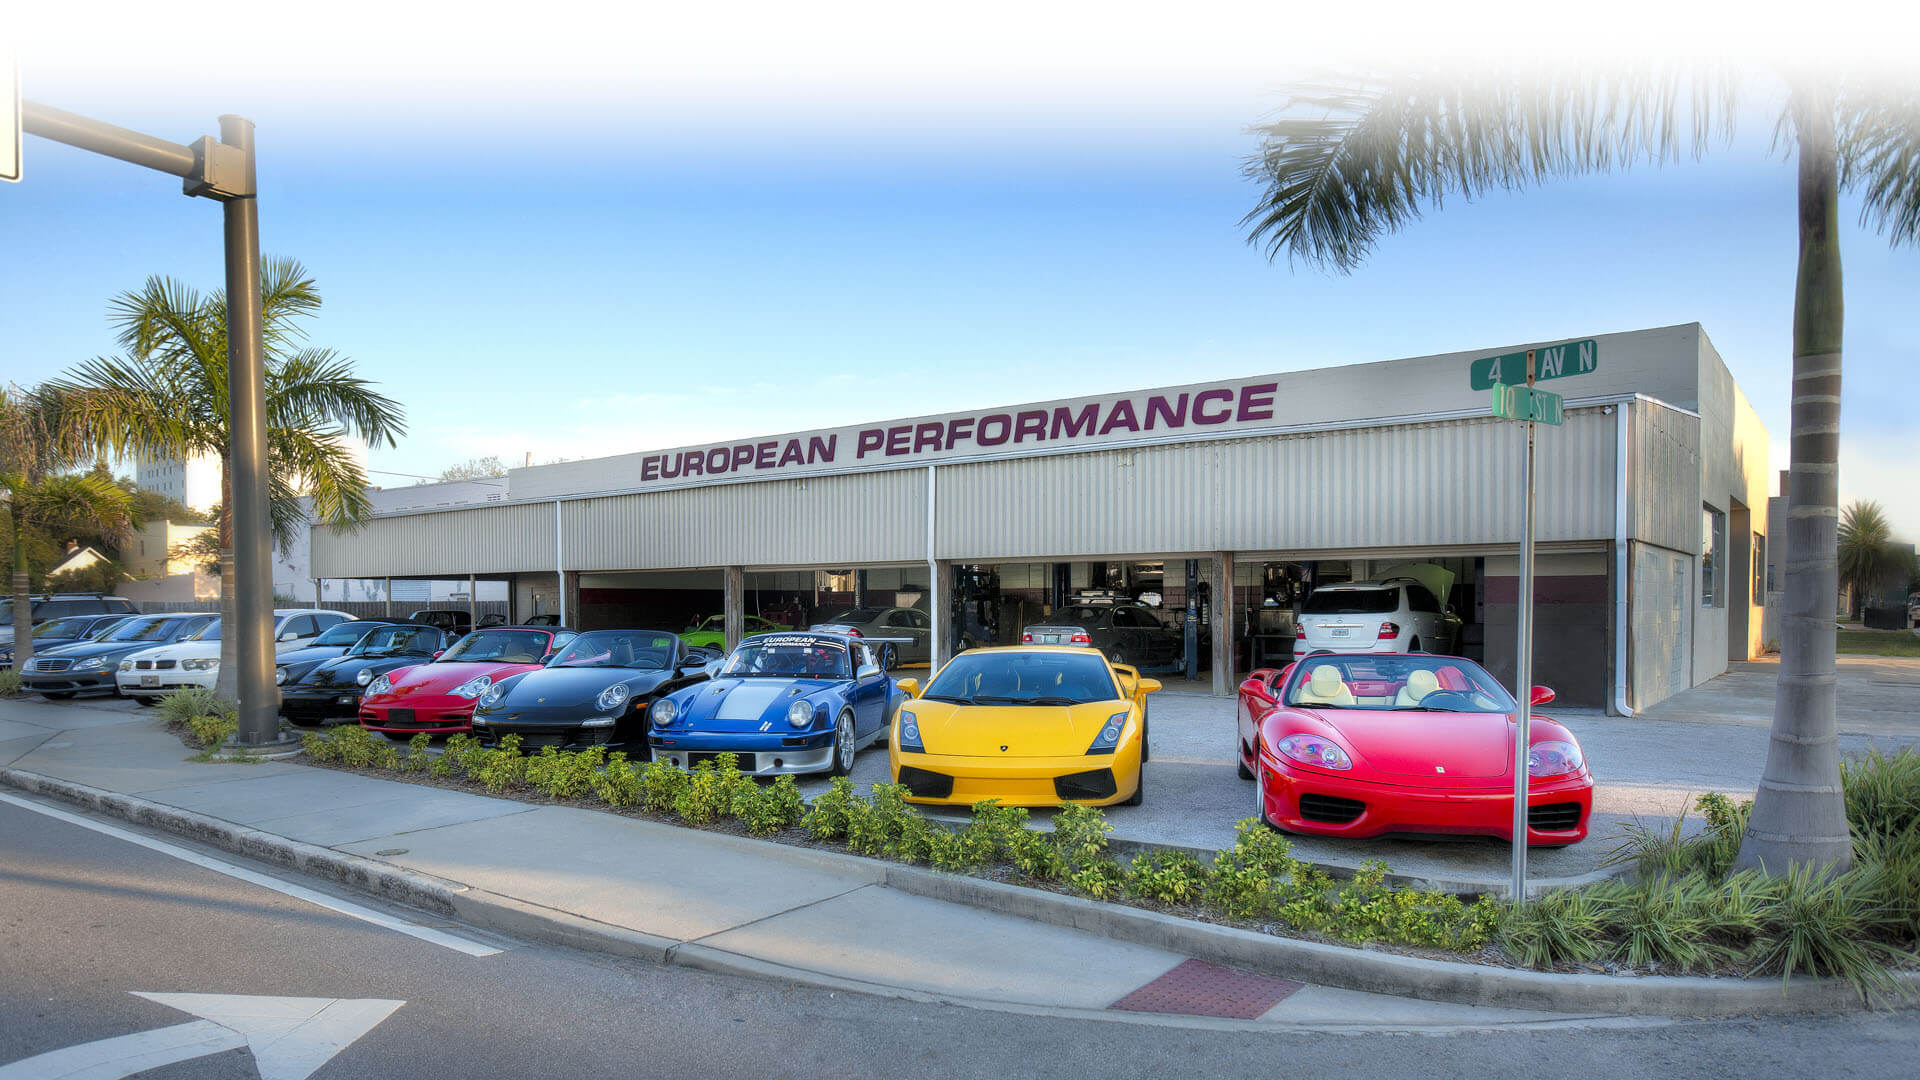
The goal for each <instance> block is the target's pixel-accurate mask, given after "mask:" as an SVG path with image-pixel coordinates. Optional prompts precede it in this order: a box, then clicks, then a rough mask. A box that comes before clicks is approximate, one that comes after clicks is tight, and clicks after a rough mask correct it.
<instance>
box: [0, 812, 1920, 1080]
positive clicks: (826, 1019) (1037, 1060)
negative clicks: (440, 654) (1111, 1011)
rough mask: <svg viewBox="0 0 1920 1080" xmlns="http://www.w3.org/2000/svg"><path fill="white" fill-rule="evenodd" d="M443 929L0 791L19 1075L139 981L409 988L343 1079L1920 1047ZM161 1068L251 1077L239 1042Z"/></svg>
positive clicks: (149, 1017) (2, 957)
mask: <svg viewBox="0 0 1920 1080" xmlns="http://www.w3.org/2000/svg"><path fill="white" fill-rule="evenodd" d="M115 827H121V826H119V825H117V824H116V826H115ZM162 839H165V840H166V841H167V842H168V843H174V844H179V841H177V840H174V839H172V838H162ZM219 857H221V858H223V859H225V858H228V857H226V856H219ZM229 861H230V860H229ZM256 869H258V868H256ZM303 884H305V885H306V886H308V887H310V888H314V889H316V890H318V891H321V892H328V891H329V890H326V889H322V888H320V887H319V886H317V885H315V884H314V883H312V882H305V883H303ZM336 895H338V894H336ZM349 899H352V900H354V901H355V902H357V903H360V904H363V905H365V906H367V907H370V908H378V907H379V905H378V904H377V903H375V902H373V901H370V900H367V899H366V898H363V897H350V898H349ZM380 910H382V911H385V912H387V913H389V914H397V915H400V916H402V917H408V916H407V915H406V913H405V912H403V911H397V910H396V909H390V908H382V909H380ZM442 929H443V930H445V931H446V932H449V933H452V934H456V935H462V936H464V937H466V938H469V939H472V940H474V941H478V942H481V943H490V944H493V945H496V946H497V947H499V948H501V949H502V951H500V952H498V953H496V954H494V955H490V956H471V955H467V954H465V953H463V952H458V951H455V950H453V949H450V948H446V947H443V946H441V945H438V944H432V943H429V942H427V941H422V940H418V939H416V938H414V937H410V936H406V935H403V934H401V933H398V932H395V931H394V930H392V929H388V928H386V927H383V926H379V925H374V924H372V923H369V922H365V921H362V920H361V919H358V918H354V917H350V916H348V915H344V914H341V913H338V912H336V911H332V910H328V909H327V908H326V907H322V906H319V905H318V904H316V903H310V902H308V901H305V900H301V899H294V898H291V897H288V896H286V895H283V894H282V893H280V892H276V891H273V890H272V889H269V888H266V887H264V886H261V885H257V884H250V883H247V882H243V881H239V880H236V879H234V878H232V877H228V876H226V875H224V874H221V873H219V872H216V871H214V870H210V869H206V868H203V867H200V866H197V865H193V864H191V863H189V862H185V861H181V860H179V859H177V858H174V857H171V856H169V855H166V854H163V853H160V852H156V851H152V850H149V849H147V848H144V847H140V846H136V845H135V844H133V843H130V842H128V841H126V840H122V839H119V838H115V837H111V836H105V835H102V834H100V833H97V832H94V831H91V830H89V829H87V828H84V827H81V826H79V825H75V824H69V823H67V822H64V821H60V820H56V819H53V818H50V817H46V816H43V815H41V814H38V813H36V812H34V811H32V810H28V809H22V808H20V807H18V806H14V805H11V804H7V803H0V970H4V971H5V972H6V977H5V978H4V979H0V1016H3V1017H5V1021H6V1022H5V1023H4V1024H0V1076H5V1075H7V1071H8V1070H7V1067H6V1066H7V1064H8V1063H11V1062H17V1061H19V1060H20V1059H22V1058H26V1057H30V1056H33V1055H37V1054H42V1053H46V1052H48V1051H52V1050H56V1049H59V1048H63V1047H71V1046H74V1045H75V1044H81V1043H87V1042H89V1041H92V1040H99V1039H106V1038H112V1037H118V1036H125V1035H129V1034H132V1033H137V1032H144V1031H149V1030H152V1029H157V1028H166V1027H168V1026H170V1025H180V1024H183V1023H186V1022H190V1021H192V1020H193V1019H194V1018H193V1016H191V1015H189V1014H187V1013H185V1012H181V1011H179V1010H177V1009H173V1008H169V1007H167V1006H165V1005H162V1004H159V1003H156V1002H153V1001H150V1000H147V999H145V998H141V997H136V996H134V992H142V991H144V992H157V993H196V994H245V995H291V996H298V997H314V998H346V999H390V1000H399V1001H403V1002H405V1004H404V1005H401V1006H400V1007H399V1008H398V1009H397V1010H395V1011H393V1012H392V1013H391V1015H389V1016H387V1017H386V1019H385V1020H384V1021H382V1022H380V1023H378V1024H377V1026H374V1027H373V1028H372V1029H371V1030H370V1031H368V1032H367V1033H366V1034H365V1035H364V1036H362V1037H360V1038H358V1039H357V1040H356V1041H353V1042H352V1043H351V1044H350V1045H348V1046H346V1047H345V1049H343V1050H341V1051H340V1052H339V1053H338V1055H337V1056H335V1057H333V1058H332V1060H331V1061H330V1062H329V1063H328V1064H326V1065H325V1066H324V1067H322V1068H321V1069H320V1071H319V1072H318V1073H316V1074H315V1075H317V1076H320V1077H328V1078H334V1077H382V1078H384V1077H393V1076H412V1077H441V1076H445V1077H460V1078H463V1080H473V1078H490V1077H521V1076H539V1077H600V1076H608V1077H613V1076H620V1077H632V1076H642V1077H646V1076H663V1077H665V1076H672V1077H686V1076H701V1077H704V1076H763V1077H767V1078H776V1077H836V1076H860V1077H867V1076H880V1075H887V1076H901V1077H922V1076H924V1077H941V1078H947V1077H969V1076H981V1077H1081V1076H1099V1075H1107V1076H1118V1077H1134V1076H1143V1077H1144V1076H1153V1077H1158V1076H1171V1075H1209V1076H1222V1077H1230V1076H1262V1077H1265V1076H1270V1075H1272V1074H1274V1073H1275V1072H1276V1071H1280V1070H1282V1069H1284V1070H1285V1071H1286V1072H1289V1073H1293V1074H1297V1075H1306V1076H1315V1075H1329V1074H1334V1073H1359V1074H1361V1075H1368V1076H1381V1077H1397V1076H1408V1077H1420V1078H1422V1080H1429V1078H1431V1077H1434V1076H1448V1075H1462V1074H1468V1073H1472V1074H1483V1075H1491V1076H1520V1075H1526V1076H1529V1077H1538V1076H1577V1075H1607V1076H1611V1077H1623V1078H1632V1077H1654V1076H1671V1075H1676V1074H1682V1073H1684V1074H1686V1075H1688V1076H1693V1077H1711V1076H1739V1077H1751V1076H1754V1075H1771V1074H1774V1073H1784V1072H1789V1071H1804V1072H1806V1073H1808V1074H1809V1075H1811V1074H1814V1073H1816V1072H1817V1073H1818V1074H1819V1075H1822V1076H1871V1077H1886V1076H1894V1075H1902V1074H1903V1073H1904V1072H1905V1070H1907V1069H1908V1068H1909V1067H1910V1066H1911V1063H1912V1062H1913V1060H1914V1059H1915V1056H1916V1054H1920V1013H1915V1012H1911V1011H1909V1012H1902V1013H1894V1014H1844V1015H1839V1016H1832V1017H1815V1018H1792V1019H1785V1020H1781V1019H1774V1020H1765V1021H1717V1022H1713V1023H1691V1022H1681V1023H1675V1024H1668V1025H1658V1026H1640V1027H1631V1028H1626V1029H1577V1028H1563V1029H1556V1030H1534V1031H1510V1032H1498V1033H1484V1032H1458V1033H1453V1034H1447V1035H1430V1036H1409V1035H1393V1034H1377V1033H1372V1034H1370V1033H1364V1032H1358V1033H1355V1032H1349V1033H1342V1034H1329V1033H1273V1032H1244V1031H1222V1030H1199V1029H1190V1028H1182V1027H1168V1026H1157V1025H1146V1024H1135V1023H1107V1022H1099V1021H1090V1020H1084V1019H1069V1018H1061V1017H1050V1016H1043V1015H1026V1014H1014V1013H1003V1012H992V1011H983V1010H974V1009H966V1008H959V1007H950V1006H928V1005H924V1004H917V1003H909V1002H901V1001H894V1000H887V999H878V998H868V997H864V996H860V995H850V994H846V993H833V992H828V991H824V990H816V989H812V988H803V987H793V986H787V985H782V984H778V983H771V982H762V981H756V980H749V979H742V978H735V977H729V976H719V975H710V974H705V973H702V972H697V971H690V970H686V969H682V968H672V967H663V966H659V965H654V964H649V963H644V962H638V961H626V960H619V959H613V958H608V957H602V956H596V955H593V954H588V953H582V952H575V951H572V950H567V949H561V948H551V947H544V946H521V945H518V944H517V943H514V942H511V941H501V940H499V939H497V938H489V937H487V936H486V935H484V934H481V933H479V932H476V931H473V930H470V929H467V928H463V927H458V926H444V925H442ZM1359 1019H1364V1018H1356V1020H1359ZM1903 1062H1905V1063H1906V1064H1904V1065H1903V1064H1902V1063H1903ZM142 1075H149V1076H155V1077H253V1076H255V1075H257V1073H256V1071H255V1067H254V1062H253V1057H252V1055H251V1052H250V1051H248V1050H246V1049H232V1050H226V1051H222V1052H219V1053H217V1054H214V1055H212V1056H206V1057H200V1058H195V1059H192V1060H187V1061H182V1062H180V1063H178V1064H174V1065H169V1066H164V1067H161V1068H158V1069H155V1070H152V1071H151V1072H149V1073H145V1074H142ZM9 1080H11V1078H9Z"/></svg>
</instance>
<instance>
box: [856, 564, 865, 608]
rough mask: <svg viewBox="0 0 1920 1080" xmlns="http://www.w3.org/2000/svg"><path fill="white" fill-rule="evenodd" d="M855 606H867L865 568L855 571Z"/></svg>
mask: <svg viewBox="0 0 1920 1080" xmlns="http://www.w3.org/2000/svg"><path fill="white" fill-rule="evenodd" d="M853 606H854V607H857V608H863V607H866V606H867V572H866V571H865V570H855V571H854V572H853Z"/></svg>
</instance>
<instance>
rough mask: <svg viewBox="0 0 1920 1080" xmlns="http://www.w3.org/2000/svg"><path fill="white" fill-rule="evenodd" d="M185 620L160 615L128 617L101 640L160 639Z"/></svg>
mask: <svg viewBox="0 0 1920 1080" xmlns="http://www.w3.org/2000/svg"><path fill="white" fill-rule="evenodd" d="M185 621H186V620H184V619H169V618H166V617H165V616H161V615H153V616H149V617H147V618H144V619H128V620H127V621H126V622H123V623H121V624H120V625H119V626H116V627H114V628H113V631H112V632H111V633H109V634H108V635H107V636H106V637H104V638H102V639H101V640H102V641H161V640H164V639H165V638H166V637H167V636H168V635H169V634H171V633H172V632H173V631H174V630H176V629H178V628H179V627H180V624H181V623H183V622H185Z"/></svg>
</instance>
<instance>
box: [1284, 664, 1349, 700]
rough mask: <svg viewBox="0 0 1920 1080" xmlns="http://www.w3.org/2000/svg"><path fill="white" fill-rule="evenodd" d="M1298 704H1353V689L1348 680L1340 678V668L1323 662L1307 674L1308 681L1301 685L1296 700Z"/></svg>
mask: <svg viewBox="0 0 1920 1080" xmlns="http://www.w3.org/2000/svg"><path fill="white" fill-rule="evenodd" d="M1294 703H1295V704H1296V705H1352V704H1354V700H1353V691H1352V690H1349V689H1348V688H1347V684H1346V681H1345V680H1343V679H1341V678H1340V669H1339V668H1337V667H1334V666H1333V665H1332V664H1321V665H1320V666H1318V667H1316V668H1314V669H1313V670H1312V671H1311V672H1309V673H1308V674H1307V681H1306V682H1304V683H1302V684H1301V685H1300V690H1299V693H1298V694H1297V695H1296V700H1295V702H1294Z"/></svg>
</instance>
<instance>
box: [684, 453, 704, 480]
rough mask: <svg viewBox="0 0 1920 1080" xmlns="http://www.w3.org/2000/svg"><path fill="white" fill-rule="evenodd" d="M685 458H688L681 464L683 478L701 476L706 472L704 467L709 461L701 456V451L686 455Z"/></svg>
mask: <svg viewBox="0 0 1920 1080" xmlns="http://www.w3.org/2000/svg"><path fill="white" fill-rule="evenodd" d="M683 456H684V457H685V458H686V460H685V461H682V462H681V463H680V475H681V476H699V475H700V474H702V473H704V472H706V469H705V468H703V466H704V465H705V463H706V460H707V459H706V458H705V457H704V456H702V455H701V453H700V451H698V450H695V451H693V452H692V453H689V454H685V455H683Z"/></svg>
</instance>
